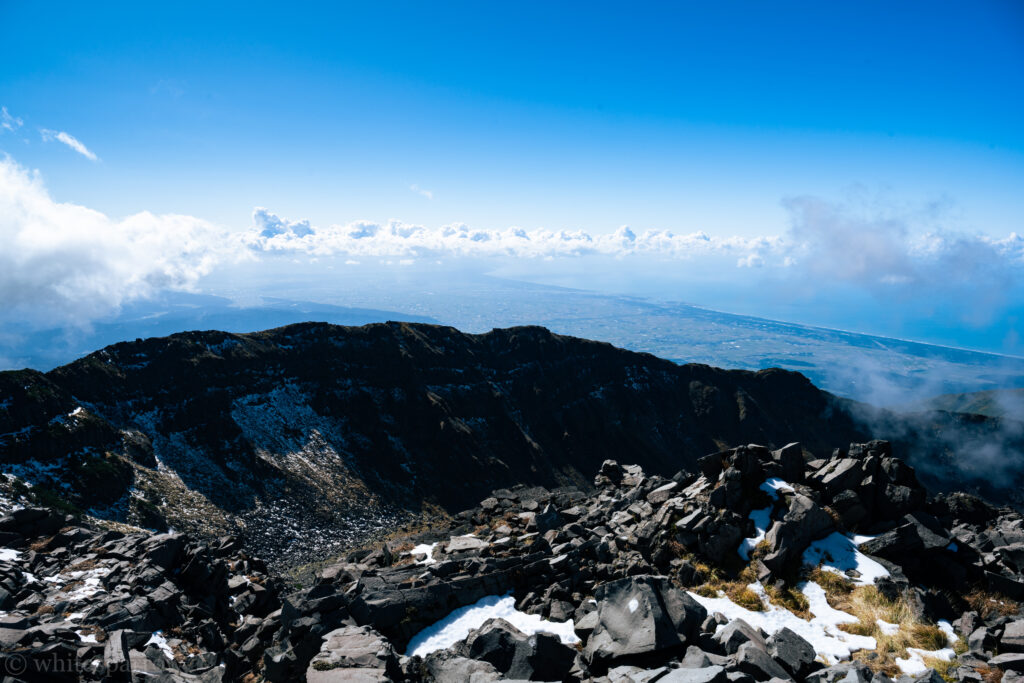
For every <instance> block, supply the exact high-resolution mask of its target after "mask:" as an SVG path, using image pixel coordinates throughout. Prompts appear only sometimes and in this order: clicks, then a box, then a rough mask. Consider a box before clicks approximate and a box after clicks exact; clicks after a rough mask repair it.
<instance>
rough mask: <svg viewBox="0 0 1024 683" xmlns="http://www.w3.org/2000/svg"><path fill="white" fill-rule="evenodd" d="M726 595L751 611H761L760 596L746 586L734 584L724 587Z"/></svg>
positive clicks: (762, 608) (762, 609) (762, 606)
mask: <svg viewBox="0 0 1024 683" xmlns="http://www.w3.org/2000/svg"><path fill="white" fill-rule="evenodd" d="M725 594H726V596H728V598H729V599H730V600H732V601H733V602H735V603H736V604H737V605H739V606H740V607H743V608H745V609H748V610H750V611H751V612H763V611H764V603H763V602H761V596H759V595H758V594H757V593H755V592H754V591H752V590H750V589H749V588H748V587H747V586H745V585H744V586H738V587H737V586H734V587H730V588H728V589H726V591H725Z"/></svg>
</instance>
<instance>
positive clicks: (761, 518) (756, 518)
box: [736, 477, 793, 562]
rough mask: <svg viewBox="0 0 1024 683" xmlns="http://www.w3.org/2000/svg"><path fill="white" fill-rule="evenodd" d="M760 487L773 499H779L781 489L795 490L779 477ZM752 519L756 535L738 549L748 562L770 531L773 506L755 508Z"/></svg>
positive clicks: (745, 540)
mask: <svg viewBox="0 0 1024 683" xmlns="http://www.w3.org/2000/svg"><path fill="white" fill-rule="evenodd" d="M758 488H759V489H761V490H762V491H764V492H765V493H767V494H768V496H769V497H770V498H771V499H772V500H778V499H779V492H780V491H792V490H793V487H792V486H790V485H789V484H788V483H786V482H785V481H783V480H782V479H779V478H778V477H769V478H768V479H766V480H765V482H764V483H763V484H761V485H760V486H759V487H758ZM750 520H751V521H752V522H753V523H754V529H755V532H754V535H753V536H751V537H750V538H744V539H743V540H742V541H740V547H739V548H737V550H736V552H738V553H739V555H740V557H741V558H742V559H743V560H744V561H746V562H749V561H750V553H751V551H752V550H753V549H754V548H756V547H757V544H758V543H760V542H761V541H763V540H764V537H765V534H767V533H768V527H769V526H770V525H771V523H772V506H771V505H769V506H768V507H766V508H761V509H760V510H754V511H753V512H751V513H750Z"/></svg>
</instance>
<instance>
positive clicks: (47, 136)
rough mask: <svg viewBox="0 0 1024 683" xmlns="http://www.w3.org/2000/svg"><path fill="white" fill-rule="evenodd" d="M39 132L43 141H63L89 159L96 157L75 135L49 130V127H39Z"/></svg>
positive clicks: (93, 159) (92, 159)
mask: <svg viewBox="0 0 1024 683" xmlns="http://www.w3.org/2000/svg"><path fill="white" fill-rule="evenodd" d="M39 134H40V135H41V136H42V137H43V142H50V141H51V140H56V141H57V142H61V143H64V144H65V145H67V146H68V147H70V148H71V149H73V150H75V151H76V152H78V153H79V154H81V155H82V156H83V157H85V158H86V159H88V160H89V161H96V160H97V157H96V155H95V154H93V152H92V150H90V149H89V148H88V147H86V146H85V145H84V144H82V143H81V142H80V141H79V140H78V139H77V138H76V137H75V136H73V135H71V134H69V133H65V132H64V131H62V130H50V129H49V128H40V129H39Z"/></svg>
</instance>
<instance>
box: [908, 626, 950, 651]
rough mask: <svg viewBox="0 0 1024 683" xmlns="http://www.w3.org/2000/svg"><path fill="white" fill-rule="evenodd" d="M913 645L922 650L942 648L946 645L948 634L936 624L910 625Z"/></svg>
mask: <svg viewBox="0 0 1024 683" xmlns="http://www.w3.org/2000/svg"><path fill="white" fill-rule="evenodd" d="M910 640H911V642H912V643H913V645H912V647H916V648H919V649H921V650H941V649H942V648H944V647H946V643H947V640H946V634H945V633H943V632H942V629H941V628H939V627H938V626H935V625H934V624H914V625H912V626H911V627H910Z"/></svg>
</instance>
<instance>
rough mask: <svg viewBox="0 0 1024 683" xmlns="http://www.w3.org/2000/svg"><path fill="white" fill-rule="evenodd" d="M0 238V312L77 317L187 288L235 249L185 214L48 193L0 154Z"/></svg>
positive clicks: (33, 176)
mask: <svg viewBox="0 0 1024 683" xmlns="http://www.w3.org/2000/svg"><path fill="white" fill-rule="evenodd" d="M0 244H3V245H4V248H3V249H0V313H3V314H18V315H21V314H24V315H25V317H31V318H33V319H36V318H48V319H50V320H51V321H54V322H68V321H73V322H79V323H82V322H86V321H88V320H90V319H93V318H95V317H97V316H100V315H103V314H105V313H108V312H111V311H113V310H115V309H116V308H117V307H118V306H119V305H120V304H121V303H122V302H124V301H127V300H131V299H136V298H142V297H147V296H149V295H151V294H153V293H155V292H156V291H158V290H161V289H167V288H188V287H190V286H192V285H193V284H194V283H195V282H196V281H197V280H198V279H199V278H200V277H201V276H203V275H204V274H206V273H209V272H210V271H211V270H212V269H213V267H214V265H215V264H216V263H217V262H219V261H221V260H222V259H225V258H231V257H234V256H236V255H237V254H238V253H240V250H241V247H239V246H238V244H237V242H233V241H232V239H231V238H230V237H229V236H227V235H226V234H225V233H224V232H223V231H222V230H219V229H217V228H215V227H214V226H213V225H211V224H209V223H207V222H205V221H202V220H200V219H197V218H193V217H191V216H178V215H162V216H157V215H153V214H151V213H149V212H143V213H139V214H135V215H134V216H129V217H127V218H125V219H122V220H114V219H112V218H109V217H108V216H106V215H104V214H102V213H100V212H98V211H94V210H92V209H88V208H86V207H84V206H79V205H77V204H67V203H61V202H57V201H54V200H53V199H52V198H51V197H50V195H49V193H48V192H47V191H46V189H45V187H44V186H43V184H42V181H41V180H40V178H39V176H38V174H37V173H30V172H28V171H27V170H26V169H24V168H22V167H21V166H19V165H18V164H17V163H15V162H14V161H13V160H12V159H10V158H3V159H0ZM19 312H20V313H19Z"/></svg>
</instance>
